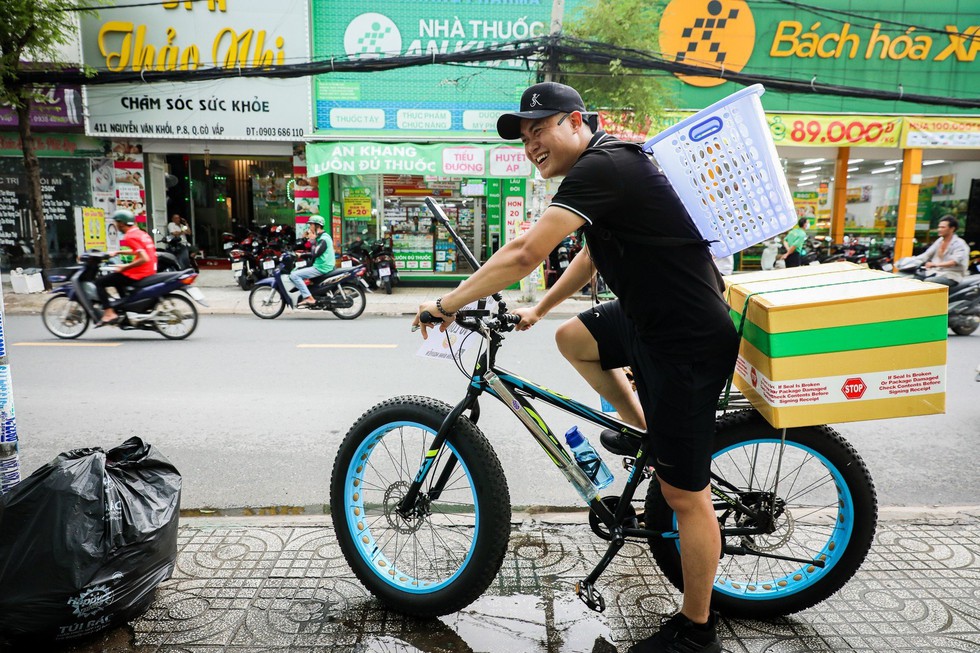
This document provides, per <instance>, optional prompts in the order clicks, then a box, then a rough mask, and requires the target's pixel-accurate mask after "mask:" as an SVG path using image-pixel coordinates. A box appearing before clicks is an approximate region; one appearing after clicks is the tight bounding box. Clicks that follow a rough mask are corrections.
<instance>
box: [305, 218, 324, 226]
mask: <svg viewBox="0 0 980 653" xmlns="http://www.w3.org/2000/svg"><path fill="white" fill-rule="evenodd" d="M306 224H309V225H314V224H315V225H317V226H319V227H320V228H321V229H322V228H323V225H324V222H323V216H322V215H311V216H310V219H309V220H307V222H306Z"/></svg>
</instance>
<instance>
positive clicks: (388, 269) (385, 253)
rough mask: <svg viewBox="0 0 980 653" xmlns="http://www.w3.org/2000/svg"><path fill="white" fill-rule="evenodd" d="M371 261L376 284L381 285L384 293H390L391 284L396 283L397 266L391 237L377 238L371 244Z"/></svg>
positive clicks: (397, 280) (394, 284)
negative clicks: (376, 280)
mask: <svg viewBox="0 0 980 653" xmlns="http://www.w3.org/2000/svg"><path fill="white" fill-rule="evenodd" d="M370 256H371V261H372V263H373V264H374V271H375V275H376V277H377V279H378V285H379V286H383V287H384V289H385V294H388V295H390V294H391V288H392V286H396V285H398V282H399V279H398V268H397V267H395V255H394V253H393V251H392V245H391V237H390V236H389V237H387V238H379V239H377V240H376V241H374V243H373V244H372V245H371V252H370Z"/></svg>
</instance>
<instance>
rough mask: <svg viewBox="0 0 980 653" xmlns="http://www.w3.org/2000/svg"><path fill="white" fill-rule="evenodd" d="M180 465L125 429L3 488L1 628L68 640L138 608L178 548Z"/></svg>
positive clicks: (165, 574) (12, 635)
mask: <svg viewBox="0 0 980 653" xmlns="http://www.w3.org/2000/svg"><path fill="white" fill-rule="evenodd" d="M179 513H180V473H179V472H178V471H177V469H176V468H175V467H174V466H173V465H172V464H171V463H170V461H168V460H167V459H166V458H164V457H163V456H162V455H161V454H160V453H159V452H158V451H157V450H156V448H155V447H153V446H151V445H149V444H146V443H144V442H143V441H142V440H141V439H140V438H136V437H134V438H130V439H129V440H126V441H125V442H124V443H122V444H121V445H119V446H118V447H116V448H115V449H110V450H109V451H108V452H105V451H103V450H102V449H100V448H90V449H75V450H73V451H68V452H66V453H62V454H61V455H59V456H58V457H57V458H55V459H54V460H53V461H51V462H50V463H48V464H47V465H44V466H43V467H41V468H40V469H38V470H37V471H35V472H34V473H33V474H31V475H30V476H29V477H27V478H26V479H24V480H23V481H21V482H20V483H19V484H17V485H16V486H14V487H13V488H12V489H11V490H10V491H9V492H7V494H5V495H3V496H0V635H3V636H5V637H7V638H8V639H10V640H12V641H18V640H23V639H30V640H34V639H38V640H49V641H50V640H55V641H64V642H70V641H73V640H77V639H82V638H87V637H89V636H91V635H94V634H97V633H99V632H102V631H104V630H107V629H109V628H112V627H115V626H118V625H120V624H122V623H124V622H126V621H129V620H130V619H133V618H135V617H137V616H139V615H140V614H142V613H143V612H144V611H145V610H146V608H147V607H149V605H150V603H151V602H152V600H153V593H154V590H155V589H156V587H157V585H158V584H160V583H161V582H163V581H165V580H167V579H168V578H170V575H171V573H172V572H173V568H174V562H175V560H176V558H177V520H178V517H179Z"/></svg>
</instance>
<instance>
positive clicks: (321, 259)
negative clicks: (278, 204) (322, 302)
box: [289, 215, 336, 306]
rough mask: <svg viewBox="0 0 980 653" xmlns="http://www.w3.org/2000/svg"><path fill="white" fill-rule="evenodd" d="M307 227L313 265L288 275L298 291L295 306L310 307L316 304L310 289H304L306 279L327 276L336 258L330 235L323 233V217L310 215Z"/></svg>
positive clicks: (295, 270)
mask: <svg viewBox="0 0 980 653" xmlns="http://www.w3.org/2000/svg"><path fill="white" fill-rule="evenodd" d="M306 224H307V225H308V227H309V230H308V232H307V234H308V236H307V237H308V238H309V239H310V240H311V241H312V243H313V247H312V250H311V252H310V255H311V256H312V257H313V265H310V266H307V267H305V268H299V269H298V270H297V269H293V271H292V272H290V273H289V280H290V281H292V282H293V285H295V286H296V288H297V289H298V290H299V294H300V300H299V302H298V303H297V306H310V305H311V304H316V300H315V299H313V295H312V294H310V289H309V288H307V287H306V279H312V278H313V277H319V276H320V275H323V274H327V273H328V272H330V271H331V270H333V269H334V266H335V265H336V257H335V255H334V252H333V239H332V238H331V237H330V234H329V233H327V232H326V231H324V229H323V225H324V221H323V216H321V215H311V216H310V219H309V220H308V221H307V223H306Z"/></svg>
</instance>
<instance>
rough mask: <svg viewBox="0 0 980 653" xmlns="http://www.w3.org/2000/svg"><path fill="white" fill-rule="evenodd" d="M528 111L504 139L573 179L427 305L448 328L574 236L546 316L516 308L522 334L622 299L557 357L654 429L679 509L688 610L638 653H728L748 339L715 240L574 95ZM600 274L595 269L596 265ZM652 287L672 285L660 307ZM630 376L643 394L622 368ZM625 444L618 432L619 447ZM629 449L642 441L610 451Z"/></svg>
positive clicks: (554, 89)
mask: <svg viewBox="0 0 980 653" xmlns="http://www.w3.org/2000/svg"><path fill="white" fill-rule="evenodd" d="M520 106H521V111H520V112H517V113H508V114H504V115H503V116H501V117H500V118H499V119H498V122H497V131H498V133H499V134H500V136H501V137H502V138H504V139H507V140H512V139H516V138H520V139H521V140H522V141H523V143H524V150H525V153H526V154H527V158H528V159H529V160H530V161H531V163H532V164H533V165H534V166H535V167H536V168H537V169H538V171H539V172H540V173H541V176H542V177H544V178H545V179H550V178H552V177H556V176H564V180H563V181H562V183H561V185H560V186H559V188H558V190H557V192H556V193H555V195H554V198H553V200H552V202H551V204H550V205H549V206H548V208H547V209H545V211H544V213H542V215H541V217H540V219H539V220H538V221H537V222H536V223H535V224H534V226H532V227H531V229H530V230H529V231H528V232H527V233H525V234H524V235H522V236H521V237H520V238H516V239H514V240H512V241H510V242H508V243H507V244H506V245H505V246H503V247H501V248H500V249H499V250H498V251H497V252H496V253H494V255H493V256H492V257H490V259H489V260H488V261H487V262H486V264H485V265H484V266H483V267H482V268H481V269H479V270H477V272H476V273H474V274H473V275H472V276H470V277H469V278H468V279H466V280H465V281H463V283H462V284H460V285H459V286H458V287H457V288H456V289H454V290H451V291H449V292H448V293H446V294H445V295H443V296H442V297H440V298H438V299H436V300H435V302H426V303H424V304H422V305H421V306H420V307H419V313H418V314H417V315H416V316H415V320H414V322H413V326H416V325H420V326H421V328H422V330H423V337H424V336H425V335H426V334H425V329H426V326H431V325H425V324H421V314H422V313H423V312H425V311H427V312H429V313H430V314H431V315H432V316H434V317H436V318H440V319H442V320H443V324H442V326H441V327H440V328H441V329H443V330H445V328H446V327H447V326H448V324H449V323H451V322H452V321H453V316H454V315H455V313H456V311H458V310H459V309H460V308H462V307H463V306H465V305H466V304H468V303H470V302H472V301H474V300H476V299H479V298H481V297H485V296H487V295H489V294H491V293H493V292H496V291H499V290H501V289H503V288H506V287H507V286H509V285H510V284H512V283H515V282H517V281H519V280H520V279H522V278H523V277H525V276H527V275H528V274H529V273H530V272H531V271H532V270H533V269H534V268H536V267H537V266H538V264H539V263H540V262H541V261H542V260H543V259H544V258H545V257H546V256H548V253H549V252H550V251H551V250H552V249H554V248H555V247H556V246H557V245H558V243H560V242H561V241H562V239H563V238H565V236H567V235H568V234H569V233H571V232H573V231H576V230H578V229H581V230H583V231H584V233H585V236H586V238H587V243H586V246H585V247H584V248H583V250H582V252H581V253H580V254H579V255H578V256H576V257H575V259H574V260H573V261H572V262H571V265H569V267H568V268H567V269H566V270H565V273H564V274H563V275H562V276H561V278H560V279H559V280H558V281H557V283H555V285H553V286H552V287H551V288H550V289H549V290H548V292H547V293H546V294H545V295H544V297H543V298H542V299H541V301H540V302H539V303H538V305H537V306H535V307H532V308H526V309H518V310H517V311H515V313H517V314H519V315H520V316H521V318H522V320H521V323H520V324H519V325H518V329H521V330H523V329H526V328H528V327H529V326H531V325H533V324H534V323H535V322H537V321H538V320H539V319H540V318H541V317H543V316H544V315H545V314H546V313H547V312H548V310H549V309H550V308H551V307H553V306H555V305H557V304H558V303H559V302H561V301H563V300H564V299H566V298H568V297H569V296H571V295H572V294H573V293H574V292H576V291H577V290H578V289H579V288H581V287H582V286H583V285H584V284H585V283H587V282H588V281H589V280H590V279H592V278H593V276H594V274H595V271H596V269H597V270H598V272H600V273H601V274H602V276H603V278H604V279H605V280H606V281H607V282H608V283H609V286H610V287H611V288H612V290H613V291H614V292H615V293H616V295H617V297H618V299H617V300H614V301H610V302H605V303H603V304H597V305H596V306H595V307H594V308H593V309H591V310H587V311H585V312H583V313H581V314H580V315H579V316H578V317H576V318H572V319H571V320H569V321H568V322H566V323H565V324H563V325H562V326H561V327H560V328H559V330H558V333H557V336H556V337H557V340H558V348H559V350H560V351H561V353H562V355H564V356H565V357H566V358H567V359H568V360H569V362H570V363H571V364H572V365H573V366H574V367H575V369H576V370H577V371H578V372H579V373H580V374H581V375H582V376H583V377H585V378H586V380H587V381H588V382H589V383H590V385H592V387H593V388H594V389H596V390H597V391H598V392H599V394H600V395H601V396H603V397H605V398H606V399H607V400H608V401H609V402H610V403H611V404H612V405H613V406H614V407H615V408H616V410H617V411H618V412H619V415H620V417H621V418H622V419H623V420H624V421H625V422H627V423H630V424H635V425H637V426H639V427H641V428H645V427H647V426H649V428H650V436H651V437H648V438H647V439H646V440H645V443H646V445H648V446H649V447H650V448H651V450H652V453H653V454H654V455H653V456H651V458H652V460H653V465H654V467H655V468H656V471H657V481H656V482H659V483H660V485H661V489H662V492H663V496H664V498H665V499H666V500H667V502H668V504H669V505H670V506H671V508H672V509H673V510H674V512H675V514H676V515H677V520H678V530H679V532H680V547H681V559H682V566H683V570H684V571H683V574H684V601H683V605H682V608H681V612H680V613H679V614H677V615H674V616H673V617H671V618H670V619H669V620H667V621H666V622H665V623H664V625H663V626H662V627H661V629H660V631H659V632H657V633H656V634H655V635H654V636H653V637H651V638H649V639H646V640H643V641H641V642H638V643H637V644H636V645H635V646H634V647H633V648H631V649H630V652H631V653H645V652H648V651H659V652H668V653H679V652H680V651H684V652H686V653H719V652H720V651H721V643H720V641H719V639H718V636H717V632H716V624H717V619H718V618H717V615H716V613H714V612H711V611H710V609H709V603H710V599H711V591H712V586H713V583H714V578H715V570H716V569H717V566H718V559H719V556H720V553H721V538H720V533H719V529H718V521H717V518H716V515H715V512H714V508H713V506H712V502H711V494H710V487H709V483H708V480H709V472H710V464H711V449H712V439H713V436H714V429H715V409H716V407H717V403H718V396H719V394H720V393H721V390H722V388H723V387H724V384H725V381H726V380H727V378H728V375H729V374H730V373H731V371H732V369H733V368H734V366H735V357H736V353H737V351H738V335H737V333H736V331H735V328H734V325H733V324H732V320H731V318H730V317H729V313H728V306H727V304H726V303H725V300H724V298H723V297H722V294H721V277H720V275H719V274H718V271H717V269H716V268H715V267H714V264H713V263H712V261H711V255H710V253H709V251H708V247H707V241H705V240H704V239H703V237H702V236H701V235H700V234H699V233H698V231H697V229H696V227H695V226H694V222H693V221H692V220H691V218H690V216H689V215H688V213H687V211H686V210H685V209H684V206H683V205H682V204H681V202H680V200H679V198H678V197H677V195H676V193H675V192H674V190H673V188H672V187H671V186H670V184H669V182H668V181H667V179H666V177H664V176H663V175H662V174H661V173H660V172H659V170H658V169H657V168H656V167H655V166H654V165H653V163H652V162H651V161H650V160H649V159H648V158H647V156H646V155H645V154H644V153H643V152H642V151H641V149H640V148H639V147H638V146H635V145H633V144H630V143H624V142H622V141H618V140H617V139H615V138H613V137H612V136H609V135H608V134H606V133H604V132H603V131H601V130H597V125H596V123H595V122H594V120H593V119H594V118H595V114H590V113H588V112H586V109H585V104H584V103H583V101H582V98H581V96H580V95H579V94H578V92H577V91H575V89H573V88H571V87H568V86H565V85H563V84H557V83H553V82H545V83H542V84H535V85H534V86H531V87H530V88H528V89H527V90H525V91H524V94H523V95H522V97H521V105H520ZM593 264H594V266H593ZM649 278H657V279H669V280H667V281H665V282H664V283H663V284H662V285H661V286H660V287H658V293H659V296H657V297H656V298H651V296H650V287H649V282H648V281H647V280H648V279H649ZM627 365H629V366H631V367H632V371H633V373H634V375H635V379H636V385H637V390H638V391H639V395H640V397H639V398H638V397H636V396H635V395H634V393H633V391H632V388H631V387H630V386H629V382H628V380H627V378H626V376H625V375H624V374H623V373H622V372H621V371H620V368H623V367H625V366H627ZM616 435H617V434H615V433H613V436H616ZM602 441H603V445H605V446H606V447H607V448H610V445H611V444H612V445H616V446H617V448H618V449H631V451H632V455H636V450H637V448H638V447H639V444H640V443H639V442H635V441H634V442H632V443H622V442H613V441H609V442H607V438H606V437H605V435H603V437H602Z"/></svg>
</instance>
